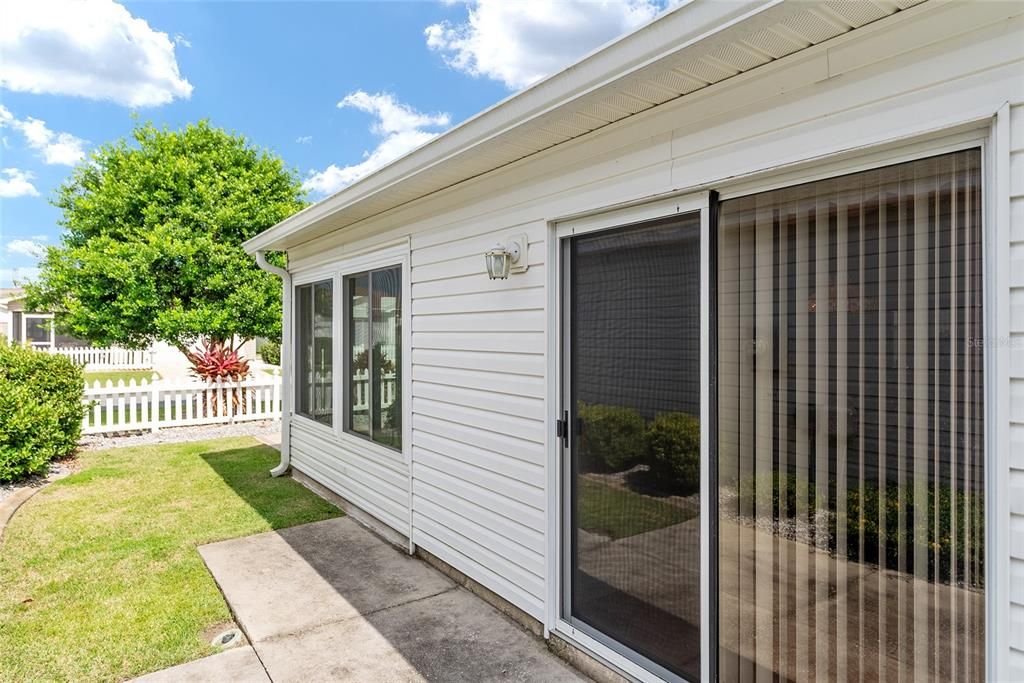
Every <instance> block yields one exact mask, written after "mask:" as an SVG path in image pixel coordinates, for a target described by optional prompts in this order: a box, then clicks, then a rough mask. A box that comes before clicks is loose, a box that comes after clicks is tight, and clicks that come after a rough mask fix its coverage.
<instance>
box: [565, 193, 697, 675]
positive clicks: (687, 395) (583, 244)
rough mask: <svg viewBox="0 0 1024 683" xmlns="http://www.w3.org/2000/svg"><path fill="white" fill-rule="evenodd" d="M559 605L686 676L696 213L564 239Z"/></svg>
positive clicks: (583, 623) (693, 568)
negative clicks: (565, 549) (563, 569)
mask: <svg viewBox="0 0 1024 683" xmlns="http://www.w3.org/2000/svg"><path fill="white" fill-rule="evenodd" d="M564 249H565V252H564V258H565V261H564V263H565V264H566V266H567V282H566V285H567V288H566V289H567V294H566V300H565V306H566V308H567V311H568V316H569V325H568V330H567V331H568V339H569V343H568V348H567V353H568V357H569V377H568V380H569V381H568V385H569V391H568V395H567V396H566V406H567V408H568V409H569V411H570V413H571V415H570V419H571V422H570V424H572V425H573V429H572V431H573V432H574V434H575V435H574V437H573V438H572V440H571V445H570V454H571V456H570V461H569V468H568V471H567V475H568V478H569V483H570V487H569V488H570V490H569V492H568V493H569V498H570V505H569V510H568V512H569V520H568V526H569V529H568V532H569V533H568V536H569V537H570V539H571V543H570V545H571V547H570V549H569V555H570V557H569V562H568V564H569V566H570V567H571V568H570V570H569V572H568V575H567V580H568V582H569V584H570V585H569V586H568V592H569V600H568V603H569V604H568V608H569V611H570V620H571V621H572V622H573V623H574V625H576V626H577V627H580V628H583V629H584V630H586V631H588V632H591V633H592V634H596V635H598V636H599V637H600V638H601V639H603V640H604V641H605V642H609V643H610V644H613V646H621V649H622V650H624V651H625V653H626V654H627V656H629V655H630V654H635V655H639V656H640V657H641V658H644V659H646V660H649V661H650V662H653V663H654V664H656V665H657V666H659V667H663V668H664V669H665V670H667V671H668V672H671V673H673V674H676V675H679V676H682V677H684V678H688V679H691V680H697V679H698V678H699V676H700V618H701V614H700V542H701V538H700V516H699V513H700V494H699V488H700V435H701V425H700V422H699V415H700V379H701V378H700V214H699V212H695V213H692V214H687V215H684V216H681V217H674V218H672V219H669V220H664V221H659V222H656V223H649V224H642V225H638V226H631V227H626V228H620V229H616V230H610V231H603V232H598V233H592V234H587V235H583V236H579V237H574V238H570V239H568V240H566V242H565V244H564Z"/></svg>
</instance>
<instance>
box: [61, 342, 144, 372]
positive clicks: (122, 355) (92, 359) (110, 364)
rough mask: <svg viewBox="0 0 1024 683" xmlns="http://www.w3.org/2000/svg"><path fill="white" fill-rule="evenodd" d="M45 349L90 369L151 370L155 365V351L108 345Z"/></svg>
mask: <svg viewBox="0 0 1024 683" xmlns="http://www.w3.org/2000/svg"><path fill="white" fill-rule="evenodd" d="M43 350H44V351H46V352H47V353H52V354H55V355H58V356H66V357H68V358H70V359H71V362H72V363H74V364H75V365H82V366H85V367H86V368H88V369H89V370H109V369H118V370H149V369H151V368H152V367H153V352H152V351H149V350H146V351H138V350H134V349H119V348H116V347H107V348H102V349H94V348H92V347H91V346H65V347H56V348H50V347H44V348H43Z"/></svg>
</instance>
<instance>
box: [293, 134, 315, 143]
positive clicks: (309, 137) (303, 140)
mask: <svg viewBox="0 0 1024 683" xmlns="http://www.w3.org/2000/svg"><path fill="white" fill-rule="evenodd" d="M295 142H297V143H299V144H300V145H308V144H309V143H311V142H313V136H312V135H300V136H299V137H297V138H295Z"/></svg>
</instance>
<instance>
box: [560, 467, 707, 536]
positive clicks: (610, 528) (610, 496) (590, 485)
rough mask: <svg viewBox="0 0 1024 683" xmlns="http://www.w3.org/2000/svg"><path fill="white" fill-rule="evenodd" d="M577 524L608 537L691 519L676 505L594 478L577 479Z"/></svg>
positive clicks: (638, 532)
mask: <svg viewBox="0 0 1024 683" xmlns="http://www.w3.org/2000/svg"><path fill="white" fill-rule="evenodd" d="M578 482H579V483H578V486H579V489H578V496H579V503H578V505H579V518H580V527H581V528H583V529H586V530H587V531H590V532H593V533H596V534H600V535H602V536H608V537H610V538H612V539H619V538H625V537H627V536H635V535H636V534H642V533H644V532H645V531H653V530H655V529H661V528H663V527H667V526H671V525H673V524H679V523H680V522H685V521H686V520H688V519H693V518H694V517H696V514H694V513H693V512H691V511H689V510H687V509H685V508H681V507H679V506H677V505H673V504H671V503H667V502H665V501H663V500H658V499H657V498H654V497H652V496H645V495H643V494H641V493H636V492H635V491H630V490H629V489H625V488H620V487H618V486H613V485H612V484H607V483H605V482H602V481H598V480H596V479H589V478H587V477H580V478H579V479H578Z"/></svg>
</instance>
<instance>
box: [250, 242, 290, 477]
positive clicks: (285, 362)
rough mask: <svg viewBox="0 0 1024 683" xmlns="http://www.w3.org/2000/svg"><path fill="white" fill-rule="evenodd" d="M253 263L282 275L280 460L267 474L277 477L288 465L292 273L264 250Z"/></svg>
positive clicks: (259, 252)
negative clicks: (271, 261)
mask: <svg viewBox="0 0 1024 683" xmlns="http://www.w3.org/2000/svg"><path fill="white" fill-rule="evenodd" d="M255 256H256V265H257V266H259V267H260V269H261V270H265V271H267V272H268V273H272V274H274V275H277V276H278V277H279V278H281V462H280V463H279V464H278V466H277V467H275V468H274V469H272V470H270V476H272V477H280V476H281V475H282V474H285V473H286V472H287V471H288V468H289V466H290V465H291V446H292V439H291V432H292V430H291V426H292V420H291V417H292V391H291V385H290V384H289V380H291V377H292V362H291V361H292V353H291V346H292V344H291V339H292V274H291V273H289V272H288V270H287V269H285V268H279V267H277V266H275V265H274V264H272V263H269V262H268V261H267V252H265V251H257V252H256V253H255Z"/></svg>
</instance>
